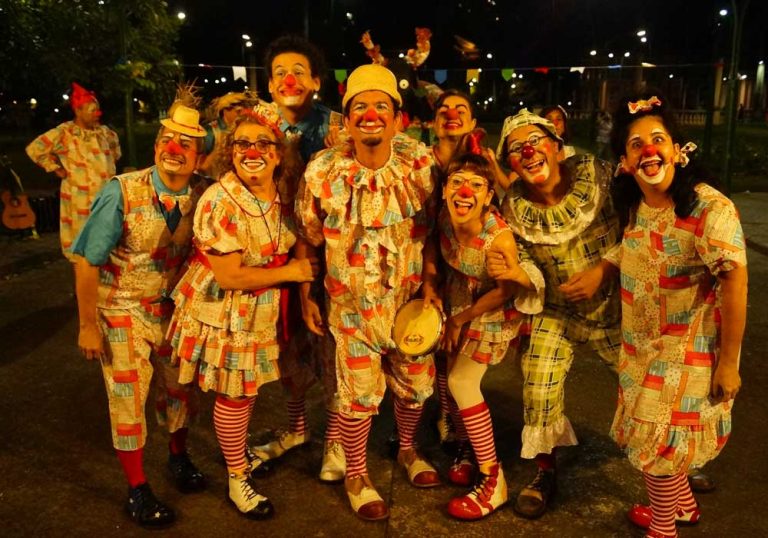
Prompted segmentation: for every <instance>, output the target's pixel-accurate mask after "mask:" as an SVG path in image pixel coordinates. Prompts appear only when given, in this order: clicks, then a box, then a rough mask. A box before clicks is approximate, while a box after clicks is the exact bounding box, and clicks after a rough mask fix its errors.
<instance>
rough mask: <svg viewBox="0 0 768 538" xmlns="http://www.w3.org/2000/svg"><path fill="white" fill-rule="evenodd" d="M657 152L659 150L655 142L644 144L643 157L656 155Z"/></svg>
mask: <svg viewBox="0 0 768 538" xmlns="http://www.w3.org/2000/svg"><path fill="white" fill-rule="evenodd" d="M657 153H658V150H657V149H656V146H654V145H653V144H646V145H645V146H643V157H655V156H656V154H657Z"/></svg>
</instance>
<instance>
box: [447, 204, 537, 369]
mask: <svg viewBox="0 0 768 538" xmlns="http://www.w3.org/2000/svg"><path fill="white" fill-rule="evenodd" d="M438 223H439V229H440V252H441V254H442V256H443V260H445V263H446V264H447V265H448V267H449V269H448V275H447V281H446V284H445V293H444V300H443V303H444V305H445V310H446V312H449V313H450V315H451V316H455V315H457V314H459V313H461V312H462V311H464V310H466V309H467V308H470V307H471V306H472V305H473V304H474V303H475V302H477V300H478V299H479V298H480V297H482V296H483V295H485V294H486V293H488V292H489V291H491V290H492V289H494V288H495V287H496V280H494V279H493V278H491V277H490V276H489V275H488V271H487V269H486V254H487V252H488V249H489V248H490V247H491V245H492V244H493V241H494V240H495V239H496V237H498V236H499V234H501V233H504V232H508V233H511V232H510V230H509V226H507V224H506V223H505V222H504V221H503V220H502V218H501V215H499V213H498V212H497V211H496V210H495V209H491V210H490V211H489V213H488V217H487V218H486V219H485V223H484V224H483V229H482V231H481V232H480V234H478V236H477V237H475V238H473V239H472V241H471V242H470V244H468V245H464V244H462V243H460V242H459V241H458V240H457V239H456V236H455V234H454V231H453V226H452V225H451V216H450V213H449V212H448V210H447V209H446V208H445V207H443V209H442V211H441V212H440V217H439V219H438ZM523 269H524V270H525V271H526V273H527V274H528V275H529V278H530V279H531V281H532V282H533V283H534V285H535V286H536V289H535V290H533V291H531V292H527V290H526V292H523V293H519V294H518V295H517V296H516V297H514V298H512V299H510V300H509V301H507V302H506V303H505V304H504V305H502V306H501V307H499V308H496V309H494V310H491V311H488V312H485V313H484V314H482V315H480V316H478V317H476V318H475V319H473V320H472V321H471V322H470V323H469V324H468V325H467V326H466V330H465V332H464V336H463V338H462V342H461V348H460V349H459V354H462V355H466V356H469V357H470V358H472V359H473V360H474V361H477V362H479V363H482V364H490V365H493V364H498V363H499V362H501V360H502V359H503V358H504V355H505V354H506V352H507V349H508V348H509V346H510V344H512V345H514V346H516V345H518V343H519V342H518V341H517V337H518V333H519V332H520V327H521V326H522V325H523V323H524V322H525V321H526V318H527V316H526V314H536V313H538V312H541V308H542V306H543V302H544V301H543V299H544V277H543V276H542V274H541V272H540V271H539V270H538V269H537V268H536V266H535V265H534V264H533V263H530V262H528V263H525V264H523ZM537 290H538V291H537Z"/></svg>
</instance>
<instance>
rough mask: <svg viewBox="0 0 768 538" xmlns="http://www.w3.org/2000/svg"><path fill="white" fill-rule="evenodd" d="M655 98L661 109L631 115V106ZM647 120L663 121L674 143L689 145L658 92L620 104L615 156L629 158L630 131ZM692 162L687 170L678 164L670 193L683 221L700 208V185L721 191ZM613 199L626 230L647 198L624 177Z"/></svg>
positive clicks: (620, 177)
mask: <svg viewBox="0 0 768 538" xmlns="http://www.w3.org/2000/svg"><path fill="white" fill-rule="evenodd" d="M654 96H655V97H657V98H658V99H659V101H661V104H660V105H653V106H651V108H650V109H649V110H643V111H638V112H636V113H634V114H632V113H630V112H629V107H628V103H634V102H637V101H640V100H648V99H650V98H651V97H654ZM646 116H655V117H657V118H659V119H660V120H661V122H662V123H663V124H664V127H666V129H667V131H668V132H669V134H670V136H671V137H672V141H673V142H674V143H676V144H680V145H681V146H682V145H683V144H684V143H685V139H684V135H683V133H682V131H681V129H680V126H679V124H678V122H677V118H676V117H675V115H674V113H673V112H672V110H671V109H670V108H669V105H668V101H667V100H666V98H665V97H663V96H662V95H661V93H659V92H657V91H654V90H645V91H643V92H641V93H636V94H633V95H628V96H625V97H624V98H623V99H621V100H620V101H619V107H618V111H617V112H616V113H615V114H614V116H613V129H612V130H611V148H612V149H613V153H614V155H616V156H617V157H621V156H626V142H627V137H628V136H629V129H630V127H631V125H632V124H633V123H634V122H635V121H637V120H638V119H640V118H644V117H646ZM689 158H691V161H690V162H689V164H688V166H686V167H685V168H683V167H682V166H680V165H679V164H675V175H674V178H673V179H672V184H671V185H670V187H669V191H668V192H669V196H670V197H671V198H672V202H673V203H674V204H675V215H677V216H678V217H680V218H686V217H688V216H689V215H690V214H691V211H693V208H694V207H695V206H696V201H697V195H696V190H695V187H696V185H698V184H699V183H707V184H709V185H712V186H714V187H717V184H718V182H717V179H716V178H714V177H713V176H712V175H711V174H710V173H709V172H708V171H707V170H706V169H705V168H704V167H702V166H701V165H699V164H698V163H697V162H696V160H695V158H693V156H689ZM611 196H612V197H613V204H614V207H615V209H616V213H617V214H618V216H619V222H620V223H621V227H622V229H623V228H624V227H626V226H627V224H629V223H630V221H631V220H632V218H633V215H634V211H635V210H636V209H637V206H638V204H639V203H640V200H641V199H642V197H643V194H642V191H641V190H640V187H639V186H638V184H637V181H636V180H635V178H634V177H633V176H632V175H630V174H627V173H622V174H619V175H618V176H617V177H616V178H615V179H614V181H613V184H612V185H611Z"/></svg>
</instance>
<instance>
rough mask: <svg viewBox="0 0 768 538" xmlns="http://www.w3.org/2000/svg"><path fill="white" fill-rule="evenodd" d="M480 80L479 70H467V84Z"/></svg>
mask: <svg viewBox="0 0 768 538" xmlns="http://www.w3.org/2000/svg"><path fill="white" fill-rule="evenodd" d="M479 78H480V70H479V69H467V82H470V81H472V80H479Z"/></svg>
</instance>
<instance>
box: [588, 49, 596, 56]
mask: <svg viewBox="0 0 768 538" xmlns="http://www.w3.org/2000/svg"><path fill="white" fill-rule="evenodd" d="M589 55H590V56H597V51H596V50H595V49H592V50H590V51H589Z"/></svg>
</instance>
